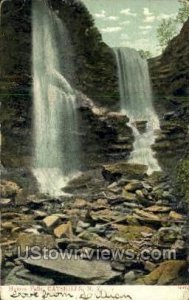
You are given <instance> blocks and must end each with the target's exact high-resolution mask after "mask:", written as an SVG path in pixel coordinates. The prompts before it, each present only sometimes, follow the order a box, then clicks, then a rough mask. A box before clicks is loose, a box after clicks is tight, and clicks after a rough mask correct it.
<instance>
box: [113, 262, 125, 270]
mask: <svg viewBox="0 0 189 300" xmlns="http://www.w3.org/2000/svg"><path fill="white" fill-rule="evenodd" d="M111 267H112V270H115V271H118V272H124V271H125V266H124V264H122V263H120V262H118V261H115V260H113V261H112V263H111Z"/></svg>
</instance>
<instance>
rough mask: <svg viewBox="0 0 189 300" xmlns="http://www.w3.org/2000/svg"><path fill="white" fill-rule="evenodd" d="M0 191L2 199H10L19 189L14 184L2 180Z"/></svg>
mask: <svg viewBox="0 0 189 300" xmlns="http://www.w3.org/2000/svg"><path fill="white" fill-rule="evenodd" d="M0 190H1V197H2V198H11V197H14V196H16V194H18V193H19V191H20V187H19V186H18V185H17V184H16V183H15V182H12V181H6V180H2V181H1V184H0Z"/></svg>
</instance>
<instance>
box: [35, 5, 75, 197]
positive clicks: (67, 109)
mask: <svg viewBox="0 0 189 300" xmlns="http://www.w3.org/2000/svg"><path fill="white" fill-rule="evenodd" d="M65 32H66V31H65V30H64V25H63V23H62V22H61V21H60V19H59V18H58V17H57V15H56V14H55V12H53V11H51V10H50V9H49V8H48V6H47V4H46V2H45V1H38V0H34V1H33V101H34V144H35V153H34V163H33V172H34V175H35V176H36V178H37V181H38V183H39V188H40V191H41V192H42V193H48V194H50V195H60V194H61V193H62V191H61V189H62V188H63V187H64V186H65V185H66V184H67V182H68V181H69V180H70V178H71V177H72V176H74V174H76V172H77V170H78V169H79V140H78V120H77V112H76V97H75V93H74V90H73V89H72V88H71V86H70V84H69V83H68V82H67V80H66V79H65V78H64V76H63V75H62V72H64V70H62V68H61V62H60V54H59V52H58V49H59V47H60V45H59V43H60V41H61V40H62V39H65V45H66V44H67V43H68V37H67V35H66V34H65V35H64V33H65Z"/></svg>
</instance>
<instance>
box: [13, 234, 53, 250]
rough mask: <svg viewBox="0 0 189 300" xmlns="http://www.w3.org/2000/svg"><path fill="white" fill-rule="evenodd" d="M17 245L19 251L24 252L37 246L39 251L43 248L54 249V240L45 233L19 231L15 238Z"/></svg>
mask: <svg viewBox="0 0 189 300" xmlns="http://www.w3.org/2000/svg"><path fill="white" fill-rule="evenodd" d="M17 246H18V247H19V248H20V251H21V253H25V252H26V251H27V249H31V248H32V247H35V246H37V247H38V248H39V249H40V250H41V252H42V251H43V249H44V248H47V249H55V248H56V242H55V239H54V238H53V236H51V235H47V234H44V235H42V234H33V233H31V234H30V233H20V234H19V236H18V239H17Z"/></svg>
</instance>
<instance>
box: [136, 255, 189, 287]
mask: <svg viewBox="0 0 189 300" xmlns="http://www.w3.org/2000/svg"><path fill="white" fill-rule="evenodd" d="M186 268H187V262H186V261H183V260H170V261H165V262H163V263H161V264H160V265H159V267H157V268H156V269H155V270H153V271H152V272H151V273H150V274H148V275H146V276H144V277H143V278H140V279H138V280H137V281H136V282H137V283H138V284H146V285H155V284H156V285H166V284H173V283H174V281H175V280H177V279H178V278H179V275H180V273H181V272H182V271H184V270H185V269H186Z"/></svg>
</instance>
